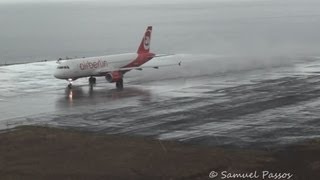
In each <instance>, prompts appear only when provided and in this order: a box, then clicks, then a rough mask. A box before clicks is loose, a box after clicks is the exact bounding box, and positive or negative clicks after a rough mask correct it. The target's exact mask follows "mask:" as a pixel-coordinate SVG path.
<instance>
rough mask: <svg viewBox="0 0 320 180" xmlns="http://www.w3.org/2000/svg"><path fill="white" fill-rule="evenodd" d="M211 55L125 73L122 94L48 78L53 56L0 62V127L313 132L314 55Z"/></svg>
mask: <svg viewBox="0 0 320 180" xmlns="http://www.w3.org/2000/svg"><path fill="white" fill-rule="evenodd" d="M173 58H174V57H173ZM180 58H181V57H176V59H180ZM211 58H212V57H210V58H207V59H205V60H203V61H197V62H196V63H193V64H192V63H191V64H190V62H191V61H188V57H187V58H182V59H186V60H182V61H183V62H182V66H181V67H170V68H164V69H159V70H146V71H145V70H144V71H142V72H140V71H139V72H129V73H128V74H126V76H125V78H126V79H125V89H124V90H122V91H118V90H116V89H115V87H114V84H109V83H107V82H106V81H105V79H104V78H99V79H97V85H96V86H94V87H93V88H90V87H89V86H88V85H87V79H79V80H77V81H75V82H74V87H73V88H72V89H71V90H69V89H68V88H66V86H67V82H66V81H61V80H56V79H54V78H53V76H52V73H53V70H54V68H55V66H56V64H55V62H53V61H50V62H39V63H32V64H21V65H13V66H2V67H0V74H1V76H0V81H1V84H0V111H1V117H0V128H1V129H7V128H13V127H15V126H18V125H25V124H40V125H49V126H58V127H67V128H76V129H81V130H88V131H95V132H101V133H108V134H126V135H138V136H148V137H153V138H157V139H167V140H168V139H169V140H177V141H182V142H187V143H193V144H203V145H215V146H236V147H262V148H265V147H271V146H281V145H286V144H291V143H295V142H299V141H302V140H305V139H312V138H319V137H320V131H319V127H320V119H319V117H320V111H319V108H320V99H319V97H320V59H319V58H316V57H312V58H311V57H310V58H303V59H296V60H295V61H289V63H275V62H277V61H273V62H274V63H272V64H268V65H266V64H263V63H261V62H260V63H258V65H257V63H253V62H250V63H248V62H247V65H246V66H243V67H241V66H240V65H241V64H242V63H241V62H237V61H229V62H230V63H227V64H226V63H224V64H223V63H222V65H221V63H220V64H219V62H225V61H213V60H212V61H210V62H211V64H210V63H208V62H209V60H208V59H211ZM189 59H193V58H190V57H189ZM202 59H203V57H202ZM213 59H214V58H213ZM154 62H155V63H157V61H154ZM212 62H213V63H212ZM282 62H283V61H282ZM197 64H201V65H197ZM248 64H251V66H250V68H248ZM252 64H255V65H252ZM200 67H201V68H200Z"/></svg>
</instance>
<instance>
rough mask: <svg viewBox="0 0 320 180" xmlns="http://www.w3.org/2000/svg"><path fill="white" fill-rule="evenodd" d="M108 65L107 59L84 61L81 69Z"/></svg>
mask: <svg viewBox="0 0 320 180" xmlns="http://www.w3.org/2000/svg"><path fill="white" fill-rule="evenodd" d="M106 66H108V64H107V61H101V60H99V61H95V62H89V61H87V62H83V63H80V69H81V70H88V69H97V68H103V67H106Z"/></svg>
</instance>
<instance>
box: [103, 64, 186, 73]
mask: <svg viewBox="0 0 320 180" xmlns="http://www.w3.org/2000/svg"><path fill="white" fill-rule="evenodd" d="M169 66H181V61H180V62H179V63H175V64H165V65H159V66H139V67H125V68H118V69H117V68H106V69H100V70H99V74H105V73H110V72H114V71H123V72H125V71H130V70H139V71H142V70H143V69H149V68H153V69H159V68H160V67H169Z"/></svg>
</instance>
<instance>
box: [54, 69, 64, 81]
mask: <svg viewBox="0 0 320 180" xmlns="http://www.w3.org/2000/svg"><path fill="white" fill-rule="evenodd" d="M53 76H54V77H55V78H57V79H61V78H62V77H61V73H60V72H59V71H57V70H56V71H55V72H54V73H53Z"/></svg>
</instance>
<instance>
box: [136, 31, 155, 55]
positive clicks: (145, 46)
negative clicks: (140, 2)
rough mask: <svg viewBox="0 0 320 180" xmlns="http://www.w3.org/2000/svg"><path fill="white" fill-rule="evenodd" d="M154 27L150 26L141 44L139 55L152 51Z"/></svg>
mask: <svg viewBox="0 0 320 180" xmlns="http://www.w3.org/2000/svg"><path fill="white" fill-rule="evenodd" d="M151 33H152V26H148V27H147V30H146V32H145V33H144V36H143V38H142V41H141V43H140V46H139V49H138V54H143V53H148V52H149V49H150V42H151Z"/></svg>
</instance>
